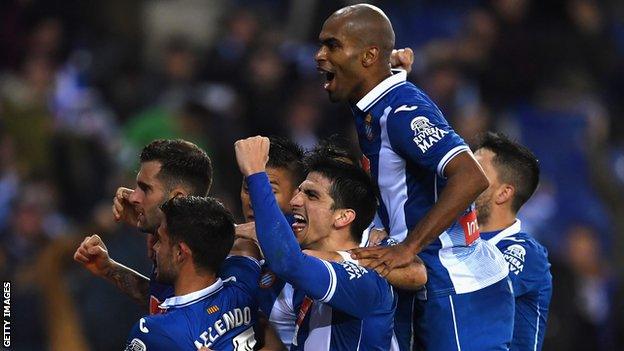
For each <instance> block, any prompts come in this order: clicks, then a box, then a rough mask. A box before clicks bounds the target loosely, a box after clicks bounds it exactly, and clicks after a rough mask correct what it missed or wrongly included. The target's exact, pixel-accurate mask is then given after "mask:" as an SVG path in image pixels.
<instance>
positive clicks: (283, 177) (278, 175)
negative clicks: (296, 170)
mask: <svg viewBox="0 0 624 351" xmlns="http://www.w3.org/2000/svg"><path fill="white" fill-rule="evenodd" d="M266 172H267V175H268V176H269V181H270V182H271V184H273V185H277V186H284V185H288V184H290V183H292V181H293V179H292V174H291V173H292V172H290V171H289V170H288V169H286V168H283V167H267V169H266Z"/></svg>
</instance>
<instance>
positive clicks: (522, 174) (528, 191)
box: [475, 132, 540, 212]
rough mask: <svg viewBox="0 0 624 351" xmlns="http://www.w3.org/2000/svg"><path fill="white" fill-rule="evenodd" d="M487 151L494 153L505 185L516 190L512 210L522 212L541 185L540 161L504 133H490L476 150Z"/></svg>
mask: <svg viewBox="0 0 624 351" xmlns="http://www.w3.org/2000/svg"><path fill="white" fill-rule="evenodd" d="M478 149H487V150H490V151H492V152H493V153H494V158H493V159H492V160H493V164H494V166H495V167H496V170H497V172H498V176H499V177H500V178H501V180H502V181H503V182H505V183H508V184H511V185H513V186H514V187H515V188H516V192H515V195H514V198H513V200H512V203H511V205H512V209H513V210H514V211H515V212H518V210H520V207H522V205H524V204H525V203H526V202H527V200H529V198H530V197H531V195H533V193H534V192H535V189H536V188H537V184H538V183H539V175H540V169H539V161H538V160H537V158H536V157H535V155H534V154H533V153H532V152H531V150H529V149H527V148H526V147H524V146H522V145H520V144H519V143H517V142H515V141H512V140H510V139H509V138H507V136H505V135H504V134H502V133H493V132H488V133H486V134H485V135H483V136H482V137H481V139H480V142H479V144H478V145H477V147H476V148H475V150H478Z"/></svg>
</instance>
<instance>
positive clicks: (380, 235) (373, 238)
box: [366, 228, 388, 247]
mask: <svg viewBox="0 0 624 351" xmlns="http://www.w3.org/2000/svg"><path fill="white" fill-rule="evenodd" d="M387 237H388V233H387V232H386V230H385V229H380V228H373V229H371V230H370V233H369V234H368V245H366V246H367V247H375V246H379V244H381V242H382V241H383V240H384V239H385V238H387Z"/></svg>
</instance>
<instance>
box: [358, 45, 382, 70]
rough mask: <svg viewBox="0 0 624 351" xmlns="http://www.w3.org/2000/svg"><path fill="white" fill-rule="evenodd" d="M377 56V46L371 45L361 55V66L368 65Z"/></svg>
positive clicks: (374, 60)
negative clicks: (362, 55)
mask: <svg viewBox="0 0 624 351" xmlns="http://www.w3.org/2000/svg"><path fill="white" fill-rule="evenodd" d="M378 58H379V48H378V47H376V46H371V47H369V48H368V49H366V51H364V57H362V66H364V67H370V66H372V65H373V64H374V63H375V62H377V59H378Z"/></svg>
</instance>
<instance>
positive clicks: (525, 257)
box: [497, 232, 550, 272]
mask: <svg viewBox="0 0 624 351" xmlns="http://www.w3.org/2000/svg"><path fill="white" fill-rule="evenodd" d="M497 246H498V248H499V250H500V251H501V252H502V253H503V257H504V258H505V259H506V260H507V261H508V262H510V264H511V265H512V266H515V267H516V268H518V269H519V272H522V271H534V270H538V271H542V270H548V269H549V268H550V263H549V262H548V251H547V250H546V248H545V247H544V246H542V245H541V244H540V243H539V242H538V241H537V240H535V238H533V236H531V235H530V234H527V233H523V232H520V233H516V234H514V235H510V236H508V237H506V238H504V239H502V240H501V241H499V242H498V244H497ZM510 269H511V266H510Z"/></svg>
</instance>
